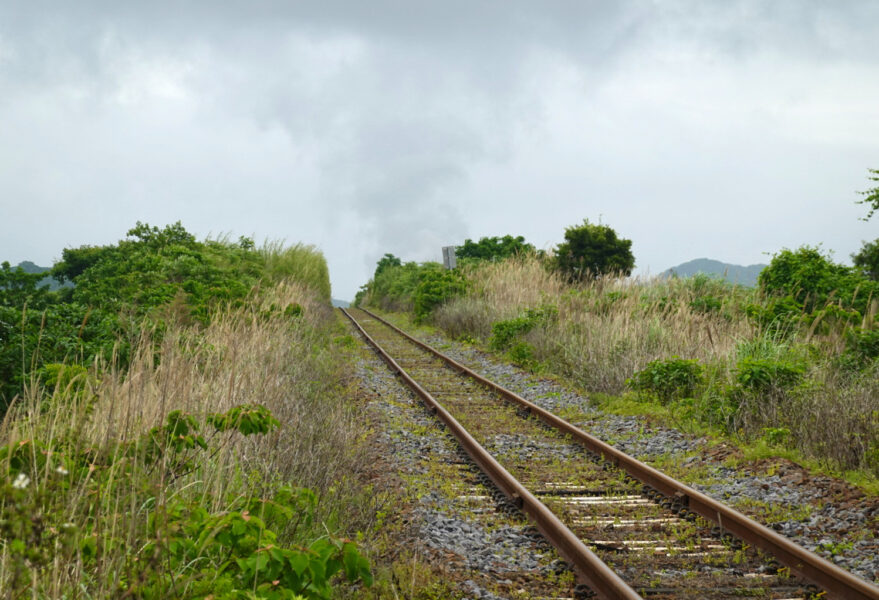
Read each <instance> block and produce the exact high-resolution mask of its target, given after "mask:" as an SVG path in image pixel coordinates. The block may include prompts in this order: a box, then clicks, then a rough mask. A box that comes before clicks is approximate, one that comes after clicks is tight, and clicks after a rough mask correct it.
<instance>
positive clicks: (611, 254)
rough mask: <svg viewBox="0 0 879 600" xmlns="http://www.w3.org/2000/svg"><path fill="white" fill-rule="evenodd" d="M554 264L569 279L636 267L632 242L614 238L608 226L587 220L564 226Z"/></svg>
mask: <svg viewBox="0 0 879 600" xmlns="http://www.w3.org/2000/svg"><path fill="white" fill-rule="evenodd" d="M556 266H557V267H558V268H559V270H561V271H562V272H563V273H565V274H566V275H567V276H568V277H569V278H570V279H571V280H580V279H584V278H587V277H595V276H599V275H607V274H622V275H627V276H628V275H629V274H631V272H632V269H633V268H635V257H634V255H633V254H632V241H631V240H626V239H622V238H619V237H617V233H616V231H614V230H613V229H611V228H610V227H608V226H607V225H596V224H593V223H590V222H589V220H588V219H586V220H584V221H583V224H582V225H577V226H573V227H568V228H566V229H565V241H564V242H562V243H561V244H559V245H558V247H557V248H556Z"/></svg>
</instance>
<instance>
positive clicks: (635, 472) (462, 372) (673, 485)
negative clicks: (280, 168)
mask: <svg viewBox="0 0 879 600" xmlns="http://www.w3.org/2000/svg"><path fill="white" fill-rule="evenodd" d="M342 312H343V313H344V314H345V315H346V316H348V318H350V319H351V321H352V322H353V323H354V325H355V326H356V327H357V328H358V329H359V331H360V332H361V334H362V335H363V336H364V337H365V338H366V340H367V341H368V342H369V343H370V344H371V345H372V346H373V347H374V348H375V349H376V351H377V352H378V353H379V354H380V355H381V356H382V358H383V359H384V360H385V362H387V363H388V364H389V366H390V367H391V369H392V370H394V371H395V372H397V373H398V374H399V375H400V377H401V378H402V379H403V380H404V381H405V383H406V384H407V385H408V386H409V387H410V388H412V390H413V391H414V392H415V393H416V394H417V395H418V396H419V397H420V398H421V399H422V400H423V401H424V403H425V404H426V405H427V407H428V409H429V410H430V411H431V412H433V413H434V414H436V416H437V417H438V418H439V419H441V420H442V421H443V422H444V423H445V425H446V427H447V428H448V429H449V431H450V432H451V433H452V434H453V435H454V436H455V438H457V440H458V442H459V443H460V444H461V446H462V447H463V448H464V450H465V451H466V452H467V454H468V455H469V456H470V458H471V459H472V460H473V462H474V463H475V464H476V465H477V466H478V467H479V468H480V469H481V470H482V471H483V473H485V475H486V476H487V478H488V479H490V480H491V482H492V483H493V484H494V485H495V486H496V487H497V488H498V489H499V490H500V491H501V492H502V493H503V494H504V495H505V496H506V497H507V498H508V499H509V500H510V501H511V502H513V503H514V504H515V505H516V506H517V507H518V508H519V509H520V510H521V511H522V512H523V513H525V514H526V515H527V516H528V517H529V518H530V519H531V520H532V521H533V522H534V524H535V526H536V527H537V528H538V529H539V530H540V532H541V533H542V534H543V536H544V537H545V538H546V539H547V541H548V542H549V543H550V544H552V545H553V546H555V547H556V548H557V550H558V551H559V553H560V554H561V555H562V556H563V557H564V558H565V559H566V560H567V561H568V562H569V564H570V565H571V566H572V568H573V570H574V572H575V573H576V575H577V576H578V578H579V580H580V581H581V582H582V584H583V585H585V586H586V587H587V588H588V590H589V591H588V592H587V594H592V595H594V596H597V597H600V598H607V599H612V600H616V599H628V600H632V599H636V598H653V599H657V600H660V599H672V598H674V599H677V598H705V599H714V598H776V599H793V598H839V599H846V600H848V599H873V600H879V588H877V587H875V586H873V585H872V584H870V583H868V582H867V581H865V580H862V579H860V578H858V577H856V576H854V575H852V574H851V573H849V572H847V571H844V570H842V569H840V568H839V567H837V566H836V565H834V564H832V563H830V562H828V561H826V560H824V559H823V558H821V557H819V556H817V555H816V554H813V553H811V552H809V551H808V550H806V549H804V548H802V547H800V546H798V545H796V544H794V543H793V542H791V541H790V540H788V539H787V538H784V537H782V536H780V535H778V534H777V533H776V532H774V531H772V530H770V529H768V528H766V527H764V526H762V525H760V524H758V523H756V522H754V521H752V520H751V519H749V518H748V517H745V516H744V515H742V514H741V513H739V512H737V511H735V510H734V509H732V508H730V507H727V506H725V505H723V504H722V503H720V502H717V501H715V500H713V499H712V498H709V497H708V496H705V495H704V494H701V493H700V492H698V491H696V490H694V489H692V488H689V487H687V486H686V485H684V484H682V483H680V482H677V481H675V480H674V479H672V478H670V477H668V476H666V475H664V474H663V473H661V472H659V471H657V470H655V469H653V468H651V467H649V466H647V465H645V464H643V463H641V462H639V461H637V460H636V459H634V458H632V457H630V456H628V455H626V454H624V453H623V452H621V451H619V450H617V449H615V448H613V447H612V446H609V445H607V444H605V443H603V442H602V441H600V440H598V439H596V438H594V437H592V436H590V435H589V434H587V433H585V432H583V431H581V430H579V429H577V428H576V427H574V426H573V425H571V424H570V423H567V422H566V421H564V420H562V419H560V418H559V417H557V416H555V415H553V414H552V413H549V412H548V411H546V410H544V409H542V408H540V407H538V406H536V405H534V404H532V403H530V402H528V401H527V400H525V399H523V398H521V397H519V396H518V395H516V394H514V393H513V392H510V391H508V390H506V389H504V388H503V387H501V386H500V385H498V384H496V383H493V382H491V381H489V380H487V379H485V378H483V377H481V376H480V375H478V374H476V373H475V372H473V371H471V370H469V369H467V368H466V367H465V366H463V365H461V364H459V363H457V362H456V361H454V360H452V359H451V358H448V357H446V356H444V355H442V354H441V353H440V352H438V351H436V350H434V349H433V348H430V347H429V346H427V345H426V344H424V343H423V342H421V341H419V340H417V339H415V338H413V337H411V336H409V335H408V334H406V333H405V332H403V331H401V330H399V329H397V328H396V327H394V326H393V325H391V324H390V323H388V322H386V321H384V320H383V319H381V318H380V317H378V316H377V315H374V314H372V313H369V312H368V311H363V310H360V309H351V310H350V311H346V310H344V309H342ZM490 450H491V451H493V453H492V452H490ZM560 452H561V455H562V456H565V458H564V459H560V458H559V456H560Z"/></svg>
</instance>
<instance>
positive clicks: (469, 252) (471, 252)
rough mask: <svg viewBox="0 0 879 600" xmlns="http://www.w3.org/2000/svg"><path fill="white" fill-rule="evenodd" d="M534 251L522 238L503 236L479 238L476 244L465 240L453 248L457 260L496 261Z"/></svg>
mask: <svg viewBox="0 0 879 600" xmlns="http://www.w3.org/2000/svg"><path fill="white" fill-rule="evenodd" d="M534 251H535V249H534V246H533V245H532V244H529V243H528V242H526V241H525V238H524V237H523V236H521V235H519V236H516V237H513V236H512V235H505V236H503V237H483V238H479V241H478V242H474V241H473V240H470V239H466V240H464V245H463V246H456V247H455V256H456V257H457V258H459V259H476V260H494V261H497V260H503V259H505V258H510V257H511V256H516V255H518V254H522V253H524V252H534Z"/></svg>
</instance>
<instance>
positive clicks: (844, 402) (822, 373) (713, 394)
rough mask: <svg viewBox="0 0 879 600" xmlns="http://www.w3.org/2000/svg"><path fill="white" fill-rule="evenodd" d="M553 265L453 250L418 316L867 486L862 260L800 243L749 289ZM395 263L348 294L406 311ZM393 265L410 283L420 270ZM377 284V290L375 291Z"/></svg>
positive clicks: (870, 442)
mask: <svg viewBox="0 0 879 600" xmlns="http://www.w3.org/2000/svg"><path fill="white" fill-rule="evenodd" d="M557 267H558V265H556V264H555V261H554V260H553V257H551V256H549V257H546V256H540V255H537V254H529V253H526V254H520V255H517V256H514V257H510V258H506V259H502V260H484V261H468V262H467V263H465V264H464V265H462V266H461V267H459V268H458V269H457V275H456V277H458V278H459V279H460V280H462V281H463V282H464V283H463V284H462V285H460V286H459V288H460V289H461V290H462V291H456V292H455V293H449V294H447V295H446V297H445V298H443V299H442V300H441V301H439V302H437V304H436V305H435V307H434V308H433V309H432V310H431V311H430V313H429V314H428V315H426V316H421V320H422V321H425V322H429V323H431V324H433V325H435V326H437V327H439V328H440V329H441V330H443V331H444V332H445V333H446V334H448V335H450V336H452V337H454V338H457V339H463V340H469V341H472V342H476V343H479V344H481V345H483V346H484V347H487V348H490V349H492V350H494V351H496V352H500V353H503V354H505V355H506V356H508V357H509V358H510V359H511V360H513V361H514V362H516V363H518V364H519V365H521V366H524V367H526V368H529V369H532V370H534V371H541V372H545V373H552V374H556V375H558V376H562V377H564V378H566V379H569V380H571V381H573V382H574V383H575V384H577V385H578V386H580V387H582V388H584V389H586V390H589V391H592V392H601V393H602V394H604V397H603V401H602V403H603V405H604V406H605V407H606V408H610V409H613V408H614V404H615V403H616V404H619V405H620V410H623V411H631V410H633V408H632V407H633V406H636V407H637V406H641V407H643V411H644V412H654V413H663V414H666V415H671V416H672V417H670V418H672V420H673V421H674V422H675V423H674V424H677V425H678V426H680V425H681V424H685V426H687V425H686V424H689V427H699V428H708V429H710V430H712V431H714V432H717V433H720V434H723V435H727V436H731V437H732V438H734V439H735V440H736V441H737V442H739V443H743V444H751V445H752V446H753V447H756V448H762V449H763V451H765V452H767V453H769V452H778V453H780V454H787V455H790V452H796V453H797V454H796V455H797V456H800V457H804V458H806V459H809V460H813V461H815V463H816V464H819V465H821V466H822V467H823V468H826V469H829V470H833V471H836V472H841V471H849V472H850V478H851V479H853V480H855V481H857V482H858V483H860V484H862V485H866V486H867V487H873V488H874V489H875V487H876V486H875V482H876V478H877V476H879V417H877V415H879V405H877V398H879V327H877V325H879V323H877V321H876V315H877V308H879V283H877V282H876V281H873V280H871V279H869V278H868V277H867V274H865V272H863V271H862V270H859V269H856V268H852V267H846V266H843V265H839V264H836V263H835V262H833V261H832V260H831V258H830V257H828V256H826V255H824V254H822V253H821V252H820V250H818V249H815V248H808V247H804V248H800V249H798V250H794V251H789V250H785V251H783V252H781V253H779V254H778V255H777V256H775V257H774V258H773V260H772V263H771V264H770V266H769V267H768V268H767V269H766V270H765V271H764V273H763V274H762V275H761V279H760V282H761V287H760V288H759V289H750V288H742V287H737V286H733V285H730V284H727V283H725V282H723V281H722V280H718V279H713V278H709V277H707V276H695V277H691V278H686V279H633V278H627V277H619V276H614V275H604V276H600V277H591V278H582V279H575V280H571V278H570V277H569V276H568V275H567V274H566V273H563V272H560V271H559V269H558V268H557ZM399 268H401V267H394V268H391V269H389V270H388V271H386V272H385V273H383V274H382V277H383V279H384V281H385V287H384V288H381V287H379V286H376V285H373V282H371V283H370V284H368V285H367V286H365V288H364V294H362V296H361V298H360V300H361V302H362V303H363V304H365V305H368V306H375V307H379V308H384V309H389V308H390V309H397V310H399V309H401V308H402V309H407V308H410V307H411V306H412V302H411V299H412V297H413V295H414V292H415V290H416V289H417V286H409V287H407V286H405V285H400V286H398V287H396V288H394V285H395V284H399V283H400V281H401V280H400V279H398V278H397V277H396V274H397V273H398V272H399V271H397V269H399ZM406 268H407V269H408V270H409V271H408V272H409V276H410V280H413V281H417V277H415V276H413V275H412V273H416V272H417V269H418V268H428V267H419V266H418V265H413V264H411V263H410V264H409V266H408V267H406ZM429 268H431V269H434V268H436V267H435V266H430V267H429ZM392 288H393V289H396V290H397V293H396V295H395V297H394V302H388V301H387V297H386V296H385V295H383V292H382V290H383V289H392ZM400 290H408V292H409V295H408V296H407V294H406V293H401V292H400ZM437 295H441V294H437ZM407 299H408V301H409V302H408V303H407ZM615 398H617V399H619V400H614V399H615Z"/></svg>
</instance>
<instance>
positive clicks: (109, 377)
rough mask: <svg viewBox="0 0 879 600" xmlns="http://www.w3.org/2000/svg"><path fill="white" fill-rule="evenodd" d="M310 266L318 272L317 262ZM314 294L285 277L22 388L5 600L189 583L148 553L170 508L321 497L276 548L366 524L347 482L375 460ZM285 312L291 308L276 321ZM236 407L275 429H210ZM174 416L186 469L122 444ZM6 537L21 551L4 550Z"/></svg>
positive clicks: (4, 503) (2, 502)
mask: <svg viewBox="0 0 879 600" xmlns="http://www.w3.org/2000/svg"><path fill="white" fill-rule="evenodd" d="M299 251H300V250H295V249H294V251H293V252H294V253H295V252H299ZM303 252H306V254H308V255H310V253H311V250H306V251H303ZM290 256H291V254H289V253H280V254H279V253H277V252H275V253H273V254H268V253H267V261H272V265H274V267H273V268H274V269H275V270H276V272H285V273H289V272H290V269H292V268H293V267H292V262H291V260H290ZM269 257H270V258H269ZM308 269H313V271H309V270H308ZM298 273H299V274H300V275H299V276H303V275H302V273H303V271H298ZM305 273H310V275H308V277H314V278H319V277H321V270H320V269H319V268H318V267H317V266H314V265H313V266H311V267H307V268H306V269H305ZM318 289H319V290H320V292H319V293H318V294H315V293H314V292H313V291H311V290H310V289H309V288H308V287H306V286H305V285H302V284H299V283H289V282H287V283H281V284H279V285H277V286H274V287H273V288H271V289H270V290H264V292H263V294H261V296H260V297H259V298H255V299H254V300H253V301H252V302H251V303H250V304H248V305H247V306H246V307H245V308H243V309H236V310H232V309H229V310H225V311H220V312H219V313H218V314H215V315H214V316H213V318H212V319H211V322H210V323H209V324H208V325H207V326H205V327H203V328H201V329H199V330H196V329H193V328H190V327H186V326H184V325H182V324H179V323H178V324H174V323H172V324H170V325H168V326H167V328H166V329H165V330H163V331H144V332H143V333H142V335H141V337H140V339H139V340H138V341H137V342H136V343H135V345H134V348H133V350H132V354H131V355H132V358H131V360H130V362H129V363H128V365H127V368H125V369H122V368H120V367H119V365H118V363H115V362H112V361H111V362H109V363H102V362H100V361H97V362H95V363H94V364H93V365H91V366H90V367H89V369H88V371H87V372H85V373H78V374H77V375H76V376H74V377H72V378H69V379H68V380H65V379H64V378H63V377H59V378H58V382H57V383H56V384H55V385H54V387H46V386H45V385H44V384H43V383H42V382H41V381H39V380H37V379H32V380H31V383H30V385H29V386H27V389H26V390H25V394H24V396H23V397H21V398H19V399H18V400H17V401H16V402H15V403H14V404H13V405H12V406H11V407H10V409H9V411H8V413H7V414H6V416H5V419H4V420H3V422H2V426H0V440H2V445H3V447H4V448H5V450H4V451H3V458H4V459H3V461H2V463H0V464H2V466H0V468H2V469H3V473H4V474H8V479H9V480H8V481H7V483H5V484H3V487H2V490H0V491H2V494H0V538H2V539H3V540H4V542H5V543H4V544H3V545H2V547H0V589H2V590H4V591H5V594H6V597H9V598H14V597H22V595H23V594H25V593H27V594H28V595H32V596H33V597H71V598H74V597H79V598H91V597H98V598H106V597H114V596H117V595H120V594H122V593H123V592H122V590H124V589H128V588H129V587H130V586H132V585H134V584H136V583H137V582H138V578H139V577H140V578H143V577H147V576H148V575H149V574H150V573H162V574H163V575H164V576H167V577H168V578H169V579H168V581H180V582H181V584H180V585H181V586H183V588H181V589H185V587H186V585H191V584H192V581H191V578H192V577H193V576H194V575H193V571H194V569H195V568H196V566H199V567H200V566H201V565H190V566H188V567H186V568H185V569H182V570H181V571H180V572H174V573H166V572H164V571H166V570H167V569H168V568H170V567H168V566H167V564H166V563H164V562H163V561H162V560H157V559H155V557H154V556H152V555H150V553H149V552H148V551H147V548H149V547H150V546H151V545H161V544H163V543H167V539H158V538H157V537H156V536H157V535H158V534H156V531H157V528H156V525H155V520H156V519H159V518H162V515H163V514H164V513H163V512H162V511H163V510H164V509H165V508H166V507H167V506H169V505H171V504H172V502H174V501H179V500H185V501H187V502H191V503H194V504H195V505H198V506H201V507H202V508H204V509H205V510H207V511H208V512H212V513H215V512H216V513H224V512H228V511H231V510H239V511H240V510H241V506H244V505H246V502H247V501H248V499H259V498H266V499H268V498H271V496H272V494H273V493H274V492H275V491H277V489H278V488H279V486H281V485H283V484H287V485H292V486H306V487H308V488H311V489H312V490H314V491H315V492H316V494H317V496H318V498H319V501H318V503H317V506H316V509H315V510H316V515H315V521H314V523H313V524H312V525H310V526H308V527H306V526H305V525H303V524H302V523H299V524H298V526H297V522H296V520H291V521H289V523H288V525H287V526H286V531H284V532H282V533H283V537H282V539H283V541H284V542H285V543H288V544H289V543H299V544H305V543H308V541H309V540H311V539H313V538H314V537H316V536H321V535H325V534H326V532H327V529H326V527H329V529H331V530H335V531H341V532H343V533H345V532H353V531H354V530H356V529H358V528H364V529H365V528H367V525H368V523H367V521H368V519H369V518H370V517H369V508H370V507H369V502H368V501H366V500H365V497H364V490H363V489H362V488H361V487H360V483H358V482H357V481H355V478H354V476H352V473H354V474H356V473H358V472H361V471H363V470H364V469H366V467H367V465H368V463H369V460H370V459H369V458H368V457H367V454H366V450H365V448H364V446H363V445H362V444H360V443H359V440H361V439H362V438H363V427H362V425H361V420H360V419H359V417H358V415H356V414H354V413H353V412H352V409H351V408H350V407H349V406H347V405H346V404H345V402H344V396H343V394H341V393H340V390H339V385H340V383H339V381H340V378H339V373H338V372H337V371H336V369H337V368H338V367H337V365H336V364H335V362H334V360H333V359H332V358H331V355H330V352H331V349H330V347H329V343H328V335H329V331H330V327H331V323H332V318H331V312H330V308H329V307H328V305H327V304H326V302H325V298H324V294H325V293H328V288H325V289H321V288H318ZM287 306H299V307H301V309H302V310H301V314H299V315H298V316H296V315H294V316H292V317H291V315H290V314H289V312H288V313H287V314H285V308H286V307H287ZM242 404H261V405H264V406H265V407H267V408H268V409H269V410H270V411H271V412H272V413H273V414H274V416H275V417H276V418H277V419H278V420H279V421H280V423H281V425H280V427H279V428H278V429H277V430H275V431H272V432H270V433H268V434H265V435H252V436H249V437H244V436H243V435H242V434H241V433H238V432H237V431H231V432H225V433H212V434H210V435H209V434H208V433H207V431H208V430H209V429H210V428H208V427H207V426H206V425H205V422H206V417H207V415H208V414H210V413H217V412H223V411H226V410H228V409H230V408H231V407H233V406H237V405H242ZM175 410H179V411H183V413H185V414H187V415H191V416H192V417H193V418H194V422H195V423H198V424H200V426H201V430H202V431H203V432H205V438H206V440H207V444H208V448H207V450H204V451H202V450H200V449H199V448H197V447H196V448H194V449H192V450H191V451H190V450H186V451H185V452H184V453H183V454H181V455H185V456H190V455H191V457H192V460H189V461H183V460H182V459H181V460H178V459H176V458H170V457H171V456H172V454H173V453H171V452H170V451H169V448H168V447H165V448H162V449H160V450H159V455H160V456H161V457H163V458H162V459H161V460H160V461H159V462H156V461H155V460H151V459H149V457H148V456H146V455H144V454H143V453H138V452H135V453H132V452H131V451H130V448H132V447H133V446H132V444H135V443H140V442H142V441H143V440H145V439H147V440H148V439H149V435H150V433H149V432H150V431H151V430H152V429H153V428H159V427H161V426H162V425H163V424H164V423H165V422H166V421H167V419H168V417H169V415H170V414H171V413H172V411H175ZM184 433H185V432H184ZM181 435H182V434H181ZM172 437H173V436H172ZM181 439H182V438H181ZM169 440H170V441H168V442H167V444H171V443H172V442H173V441H174V440H173V439H172V438H169ZM138 441H140V442H138ZM167 444H166V446H167ZM173 456H178V455H173ZM16 474H17V475H16ZM13 475H16V476H17V479H16V480H15V481H16V483H15V484H13V483H12V479H13V478H14V477H13ZM236 507H237V508H236ZM244 514H245V516H246V513H244ZM340 514H344V521H343V520H341V518H340ZM322 523H323V524H322ZM65 532H67V533H65ZM71 532H72V533H71ZM68 533H69V534H70V535H67V534H68ZM171 534H173V531H171V533H168V531H165V533H164V534H163V535H171ZM16 536H18V538H22V537H23V538H24V539H23V543H24V544H25V545H26V546H27V547H26V549H24V550H23V549H22V548H21V547H15V545H14V544H13V543H12V542H11V540H14V539H16ZM159 538H161V536H159ZM23 556H24V557H25V558H24V559H22V557H23ZM203 560H205V559H203ZM151 561H152V562H151ZM168 564H170V563H168ZM201 572H202V573H203V572H204V571H201ZM187 582H189V583H187ZM178 591H179V590H178ZM168 594H169V595H174V594H173V593H172V592H171V591H170V590H169V592H168Z"/></svg>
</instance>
